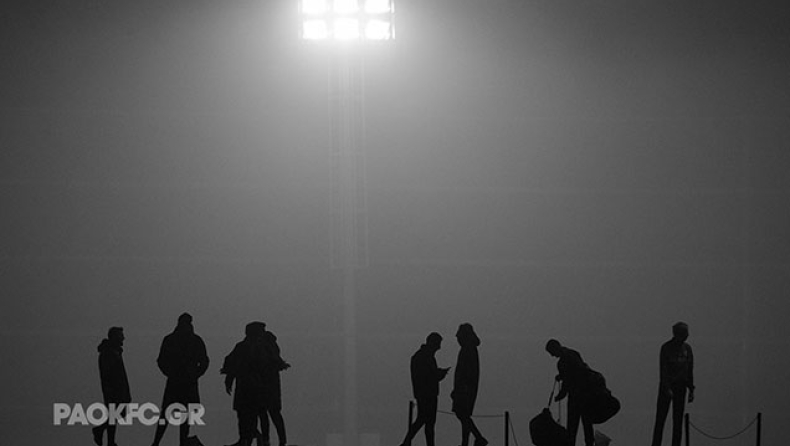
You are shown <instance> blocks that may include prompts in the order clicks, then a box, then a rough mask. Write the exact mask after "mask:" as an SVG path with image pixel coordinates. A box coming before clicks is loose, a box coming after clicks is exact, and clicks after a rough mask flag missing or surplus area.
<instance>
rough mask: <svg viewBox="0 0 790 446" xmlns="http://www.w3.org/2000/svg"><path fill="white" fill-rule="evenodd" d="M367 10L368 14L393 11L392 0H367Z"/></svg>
mask: <svg viewBox="0 0 790 446" xmlns="http://www.w3.org/2000/svg"><path fill="white" fill-rule="evenodd" d="M365 12H366V13H368V14H386V13H389V12H392V4H391V1H390V0H365Z"/></svg>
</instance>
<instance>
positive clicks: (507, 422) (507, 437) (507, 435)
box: [505, 411, 760, 446]
mask: <svg viewBox="0 0 790 446" xmlns="http://www.w3.org/2000/svg"><path fill="white" fill-rule="evenodd" d="M505 446H510V412H508V411H505ZM757 446H760V445H759V444H758V445H757Z"/></svg>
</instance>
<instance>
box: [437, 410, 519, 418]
mask: <svg viewBox="0 0 790 446" xmlns="http://www.w3.org/2000/svg"><path fill="white" fill-rule="evenodd" d="M437 412H439V413H442V414H445V415H455V412H448V411H446V410H437ZM472 418H505V415H504V414H502V415H472Z"/></svg>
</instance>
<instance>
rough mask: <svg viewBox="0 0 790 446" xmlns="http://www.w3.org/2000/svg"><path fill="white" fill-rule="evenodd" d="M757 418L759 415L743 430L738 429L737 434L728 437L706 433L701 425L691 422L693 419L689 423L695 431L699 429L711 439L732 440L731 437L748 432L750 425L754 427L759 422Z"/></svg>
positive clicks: (699, 431)
mask: <svg viewBox="0 0 790 446" xmlns="http://www.w3.org/2000/svg"><path fill="white" fill-rule="evenodd" d="M757 418H758V417H754V419H753V420H752V421H751V422H750V423H749V424H748V425H747V426H746V427H744V428H743V429H741V430H740V431H738V432H737V433H735V434H732V435H728V436H726V437H716V436H713V435H710V434H708V433H706V432H704V431H702V430H701V429H700V428H699V427H697V426H696V425H695V424H694V423H692V422H691V420H689V425H690V426H691V427H693V428H694V430H695V431H697V432H698V433H700V434H702V436H704V437H708V438H710V439H711V440H731V439H733V438H735V437H737V436H739V435H741V434H743V433H744V432H746V431H747V430H749V428H750V427H752V426H753V425H754V423H756V422H757Z"/></svg>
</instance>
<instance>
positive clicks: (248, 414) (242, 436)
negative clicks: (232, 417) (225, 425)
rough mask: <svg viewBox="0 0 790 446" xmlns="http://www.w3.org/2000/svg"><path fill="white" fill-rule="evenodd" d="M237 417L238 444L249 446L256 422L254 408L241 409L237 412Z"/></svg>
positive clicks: (255, 430) (256, 415) (256, 417)
mask: <svg viewBox="0 0 790 446" xmlns="http://www.w3.org/2000/svg"><path fill="white" fill-rule="evenodd" d="M238 417H239V444H240V446H250V445H251V444H252V440H253V439H254V438H255V434H256V433H257V429H256V428H255V425H256V424H258V414H257V413H256V412H255V411H254V410H243V411H240V412H238Z"/></svg>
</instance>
